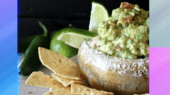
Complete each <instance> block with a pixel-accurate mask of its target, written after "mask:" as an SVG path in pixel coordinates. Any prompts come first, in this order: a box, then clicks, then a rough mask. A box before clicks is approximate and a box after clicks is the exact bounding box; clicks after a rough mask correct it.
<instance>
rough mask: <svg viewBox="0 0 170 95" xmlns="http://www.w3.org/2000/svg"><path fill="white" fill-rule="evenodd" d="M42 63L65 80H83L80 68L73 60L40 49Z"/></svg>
mask: <svg viewBox="0 0 170 95" xmlns="http://www.w3.org/2000/svg"><path fill="white" fill-rule="evenodd" d="M38 53H39V58H40V61H41V62H42V64H43V65H44V66H46V67H47V68H49V69H50V70H52V71H53V72H54V73H55V74H58V75H60V76H62V77H65V78H70V79H76V80H81V79H82V78H81V77H80V71H79V67H78V66H77V65H76V64H75V62H74V61H72V60H71V59H69V58H67V57H65V56H63V55H61V54H59V53H57V52H54V51H51V50H49V49H45V48H42V47H39V48H38Z"/></svg>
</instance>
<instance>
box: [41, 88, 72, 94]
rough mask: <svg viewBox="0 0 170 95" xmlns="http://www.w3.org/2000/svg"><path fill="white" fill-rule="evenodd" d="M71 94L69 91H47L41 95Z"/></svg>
mask: <svg viewBox="0 0 170 95" xmlns="http://www.w3.org/2000/svg"><path fill="white" fill-rule="evenodd" d="M70 93H71V89H63V88H61V89H55V90H52V91H48V92H46V93H44V94H43V95H66V94H70Z"/></svg>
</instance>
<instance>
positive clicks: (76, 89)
mask: <svg viewBox="0 0 170 95" xmlns="http://www.w3.org/2000/svg"><path fill="white" fill-rule="evenodd" d="M90 89H91V88H89V87H87V86H83V85H79V84H71V94H82V93H83V91H87V90H90Z"/></svg>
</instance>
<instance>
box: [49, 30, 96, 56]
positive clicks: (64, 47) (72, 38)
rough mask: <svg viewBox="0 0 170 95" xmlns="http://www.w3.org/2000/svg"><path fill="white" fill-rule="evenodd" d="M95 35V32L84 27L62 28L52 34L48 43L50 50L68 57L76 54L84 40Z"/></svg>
mask: <svg viewBox="0 0 170 95" xmlns="http://www.w3.org/2000/svg"><path fill="white" fill-rule="evenodd" d="M96 35H97V34H96V33H93V32H89V31H88V30H84V29H79V28H63V29H61V30H60V31H58V32H56V33H55V34H54V36H53V38H52V40H51V43H50V50H52V51H56V52H59V53H61V54H63V55H65V56H66V57H69V58H70V57H72V56H74V55H76V54H77V51H78V48H79V47H80V45H81V43H82V42H83V41H84V40H90V39H91V38H92V37H95V36H96Z"/></svg>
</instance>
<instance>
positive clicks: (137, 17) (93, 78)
mask: <svg viewBox="0 0 170 95" xmlns="http://www.w3.org/2000/svg"><path fill="white" fill-rule="evenodd" d="M97 33H98V35H97V36H96V37H94V38H92V39H91V40H90V41H84V42H83V43H82V45H81V46H80V48H79V51H78V56H77V57H78V62H79V67H80V69H81V71H82V72H81V74H82V76H83V77H84V78H85V79H86V81H87V82H88V83H89V84H90V85H91V86H92V87H94V88H96V89H99V90H106V91H112V92H113V93H115V94H116V95H133V94H145V93H149V11H146V10H144V9H142V8H140V7H139V6H138V5H137V4H134V5H133V4H130V3H128V2H122V3H121V5H120V7H119V8H116V9H113V10H112V14H111V16H110V17H109V18H108V20H106V21H102V22H101V23H100V24H99V27H98V31H97Z"/></svg>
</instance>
